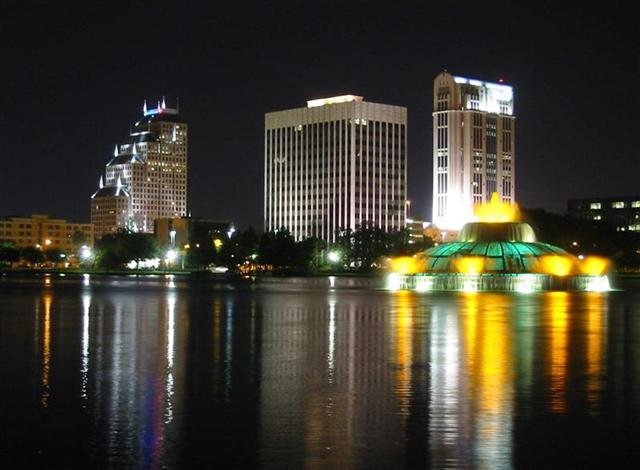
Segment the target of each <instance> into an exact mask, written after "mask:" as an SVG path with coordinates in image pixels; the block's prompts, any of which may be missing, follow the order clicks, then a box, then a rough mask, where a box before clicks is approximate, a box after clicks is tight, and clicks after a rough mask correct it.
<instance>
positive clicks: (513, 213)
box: [473, 193, 520, 222]
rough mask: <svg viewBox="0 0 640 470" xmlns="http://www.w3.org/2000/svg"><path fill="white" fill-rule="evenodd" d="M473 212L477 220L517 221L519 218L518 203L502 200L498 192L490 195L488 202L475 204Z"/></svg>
mask: <svg viewBox="0 0 640 470" xmlns="http://www.w3.org/2000/svg"><path fill="white" fill-rule="evenodd" d="M473 213H474V215H475V217H476V220H477V221H478V222H517V221H518V220H520V210H519V209H518V205H517V204H515V203H514V204H509V203H508V202H502V201H501V200H500V195H499V194H498V193H493V194H492V195H491V201H490V202H488V203H484V204H476V205H475V207H474V208H473Z"/></svg>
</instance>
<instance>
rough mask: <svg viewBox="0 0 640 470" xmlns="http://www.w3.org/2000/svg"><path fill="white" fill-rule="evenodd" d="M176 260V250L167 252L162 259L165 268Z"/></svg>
mask: <svg viewBox="0 0 640 470" xmlns="http://www.w3.org/2000/svg"><path fill="white" fill-rule="evenodd" d="M176 259H178V252H177V251H176V250H169V251H167V254H166V255H165V257H164V261H165V263H166V265H167V267H169V266H171V265H172V264H173V263H174V262H175V260H176Z"/></svg>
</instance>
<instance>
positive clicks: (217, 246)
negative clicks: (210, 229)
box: [213, 238, 222, 250]
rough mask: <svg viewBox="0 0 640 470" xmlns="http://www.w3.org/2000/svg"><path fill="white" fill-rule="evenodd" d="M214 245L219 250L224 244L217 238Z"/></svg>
mask: <svg viewBox="0 0 640 470" xmlns="http://www.w3.org/2000/svg"><path fill="white" fill-rule="evenodd" d="M213 245H214V246H215V247H216V249H217V250H219V249H220V247H221V246H222V240H220V239H219V238H216V239H215V240H214V241H213Z"/></svg>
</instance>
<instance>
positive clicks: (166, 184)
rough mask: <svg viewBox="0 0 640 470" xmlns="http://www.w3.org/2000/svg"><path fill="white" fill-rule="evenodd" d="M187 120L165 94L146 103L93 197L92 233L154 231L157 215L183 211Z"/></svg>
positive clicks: (185, 204)
mask: <svg viewBox="0 0 640 470" xmlns="http://www.w3.org/2000/svg"><path fill="white" fill-rule="evenodd" d="M187 144H188V141H187V124H185V123H184V122H183V121H182V119H180V117H179V114H178V108H177V107H176V108H175V109H174V108H168V107H167V106H166V104H165V100H164V98H163V100H162V102H158V105H157V107H156V108H154V109H148V108H147V104H146V102H145V104H144V106H143V116H142V118H141V119H140V120H139V121H138V122H136V123H135V124H134V125H133V129H132V130H131V134H130V140H129V142H127V143H125V144H121V145H116V148H115V151H114V155H113V158H112V159H111V160H110V161H109V163H107V165H106V169H105V175H104V179H103V178H102V177H101V178H100V187H99V189H98V191H96V192H95V193H94V194H93V196H91V220H92V222H93V223H95V225H96V237H97V238H100V237H102V236H103V235H105V234H107V233H113V232H116V231H117V230H118V229H120V228H127V229H130V230H133V231H136V232H145V233H153V227H154V225H153V223H154V220H156V219H157V218H159V217H179V216H184V215H186V213H187Z"/></svg>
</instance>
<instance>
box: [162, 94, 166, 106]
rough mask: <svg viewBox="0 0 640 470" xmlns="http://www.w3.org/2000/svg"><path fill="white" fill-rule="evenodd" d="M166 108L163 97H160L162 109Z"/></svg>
mask: <svg viewBox="0 0 640 470" xmlns="http://www.w3.org/2000/svg"><path fill="white" fill-rule="evenodd" d="M166 107H167V103H165V101H164V96H163V97H162V109H165V108H166Z"/></svg>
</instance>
